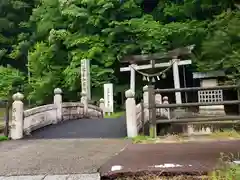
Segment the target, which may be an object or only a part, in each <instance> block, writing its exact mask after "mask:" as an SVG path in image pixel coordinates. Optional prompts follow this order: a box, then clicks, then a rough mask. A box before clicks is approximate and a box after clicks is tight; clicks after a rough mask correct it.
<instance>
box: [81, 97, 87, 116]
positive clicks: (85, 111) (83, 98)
mask: <svg viewBox="0 0 240 180" xmlns="http://www.w3.org/2000/svg"><path fill="white" fill-rule="evenodd" d="M81 96H82V97H81V103H83V114H84V116H87V115H88V98H87V93H85V92H82V93H81Z"/></svg>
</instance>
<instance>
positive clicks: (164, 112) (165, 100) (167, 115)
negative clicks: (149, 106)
mask: <svg viewBox="0 0 240 180" xmlns="http://www.w3.org/2000/svg"><path fill="white" fill-rule="evenodd" d="M163 104H169V101H168V97H167V96H164V97H163ZM162 113H163V115H165V116H166V117H167V118H168V119H170V108H164V109H163V110H162Z"/></svg>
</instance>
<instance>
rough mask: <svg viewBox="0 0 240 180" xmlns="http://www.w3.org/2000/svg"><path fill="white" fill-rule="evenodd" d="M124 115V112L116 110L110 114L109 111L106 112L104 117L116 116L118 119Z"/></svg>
mask: <svg viewBox="0 0 240 180" xmlns="http://www.w3.org/2000/svg"><path fill="white" fill-rule="evenodd" d="M123 115H124V112H114V113H112V114H111V115H108V114H107V113H106V114H105V116H104V118H114V119H117V118H120V117H122V116H123Z"/></svg>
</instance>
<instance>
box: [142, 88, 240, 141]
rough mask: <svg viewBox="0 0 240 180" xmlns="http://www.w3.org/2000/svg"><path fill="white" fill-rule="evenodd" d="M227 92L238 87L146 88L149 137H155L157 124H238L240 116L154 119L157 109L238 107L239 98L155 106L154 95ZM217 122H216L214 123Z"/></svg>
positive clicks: (239, 103)
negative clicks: (236, 105) (208, 91)
mask: <svg viewBox="0 0 240 180" xmlns="http://www.w3.org/2000/svg"><path fill="white" fill-rule="evenodd" d="M220 89H222V90H229V89H237V90H238V92H239V91H240V85H228V86H216V87H205V88H203V87H191V88H179V89H158V90H155V89H154V86H149V87H148V95H149V97H148V100H149V102H148V103H149V106H148V107H147V108H148V109H149V121H150V136H151V137H156V135H157V134H156V132H157V129H156V125H157V124H158V123H160V124H164V123H175V124H188V123H190V124H195V123H200V124H201V123H205V122H208V123H210V124H214V123H223V122H224V121H237V122H235V123H240V116H239V115H237V116H227V115H226V116H215V117H202V118H200V117H196V118H174V119H166V120H160V119H157V117H156V109H157V108H183V107H193V106H195V107H199V106H212V105H233V104H238V105H239V106H240V97H238V100H231V101H222V102H204V103H203V102H196V103H195V102H194V103H183V104H178V103H175V104H156V103H155V94H158V93H175V92H187V91H203V90H220ZM216 121H217V122H216Z"/></svg>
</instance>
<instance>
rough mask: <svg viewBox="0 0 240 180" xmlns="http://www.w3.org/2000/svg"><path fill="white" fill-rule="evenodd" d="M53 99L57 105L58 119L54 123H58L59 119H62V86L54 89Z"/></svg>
mask: <svg viewBox="0 0 240 180" xmlns="http://www.w3.org/2000/svg"><path fill="white" fill-rule="evenodd" d="M53 101H54V104H55V105H56V107H57V111H56V113H57V115H56V117H57V119H56V120H55V121H54V122H53V124H57V123H58V122H59V121H62V90H61V89H60V88H56V89H54V99H53Z"/></svg>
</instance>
